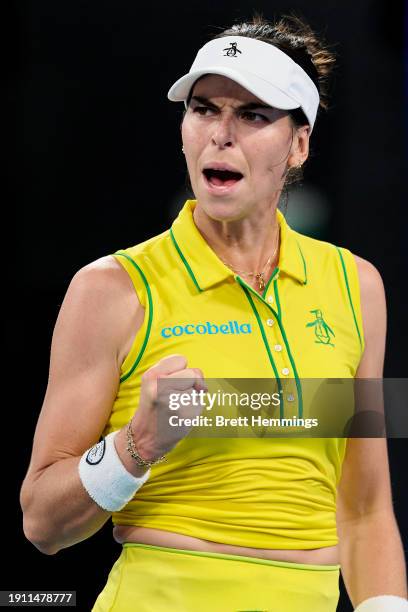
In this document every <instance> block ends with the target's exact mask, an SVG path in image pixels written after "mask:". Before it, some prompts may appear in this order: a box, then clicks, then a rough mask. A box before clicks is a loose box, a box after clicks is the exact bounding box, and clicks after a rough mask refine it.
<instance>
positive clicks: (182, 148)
mask: <svg viewBox="0 0 408 612" xmlns="http://www.w3.org/2000/svg"><path fill="white" fill-rule="evenodd" d="M181 150H182V151H183V153H184V155H185V154H186V153H185V151H184V147H181Z"/></svg>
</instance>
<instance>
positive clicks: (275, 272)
mask: <svg viewBox="0 0 408 612" xmlns="http://www.w3.org/2000/svg"><path fill="white" fill-rule="evenodd" d="M278 272H279V268H278V267H276V268H275V269H274V271H273V272H272V276H271V277H270V279H269V280H268V282H267V283H266V287H265V289H264V292H263V294H262V297H263V298H265V296H266V294H267V292H268V289H269V285H270V284H271V282H272V279H273V278H274V277H275V276H276V275H277V273H278Z"/></svg>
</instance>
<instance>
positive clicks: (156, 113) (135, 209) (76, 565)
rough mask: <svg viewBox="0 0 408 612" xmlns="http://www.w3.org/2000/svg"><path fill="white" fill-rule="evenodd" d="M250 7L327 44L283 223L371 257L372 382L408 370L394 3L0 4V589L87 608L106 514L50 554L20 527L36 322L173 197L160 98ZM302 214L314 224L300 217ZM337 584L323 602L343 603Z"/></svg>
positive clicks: (102, 564) (399, 23)
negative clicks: (383, 321) (331, 65)
mask: <svg viewBox="0 0 408 612" xmlns="http://www.w3.org/2000/svg"><path fill="white" fill-rule="evenodd" d="M255 9H256V10H258V11H261V12H262V13H263V14H264V16H265V17H266V18H269V19H272V18H273V17H274V15H276V16H278V15H280V14H281V13H282V12H288V11H290V10H292V9H293V10H295V11H296V12H297V13H298V14H300V15H303V16H304V17H305V18H306V19H307V21H309V23H310V24H311V25H312V27H313V28H315V29H316V30H317V31H318V32H320V33H323V35H325V36H326V38H327V40H328V42H329V43H331V44H332V45H334V50H335V52H336V54H337V56H338V69H337V72H336V76H335V79H334V81H333V93H332V105H331V109H330V111H329V113H328V114H327V115H326V116H321V117H320V118H319V119H318V121H317V124H316V127H315V130H314V133H313V137H312V148H313V151H312V155H311V157H310V159H309V161H308V163H307V164H306V169H305V180H304V187H303V190H299V189H298V190H296V191H295V192H294V194H293V197H292V199H291V198H290V199H289V204H288V218H290V216H289V215H290V214H292V216H293V225H294V226H295V227H296V228H298V229H299V231H300V230H301V229H302V228H303V229H304V231H305V233H310V234H313V235H315V236H318V237H321V238H323V239H325V240H328V241H330V242H333V243H335V244H337V245H340V246H345V247H347V248H349V249H350V250H351V251H353V252H354V253H356V254H358V255H360V256H361V257H364V258H365V259H368V260H369V261H371V262H372V263H373V264H374V265H375V266H376V267H377V268H378V270H379V271H380V273H381V275H382V278H383V280H384V285H385V289H386V294H387V304H388V334H387V352H386V361H385V372H384V376H386V377H394V378H397V377H406V376H407V358H406V346H407V316H406V312H407V305H406V292H405V287H406V282H407V263H408V262H407V255H406V250H405V249H404V247H405V246H406V242H407V224H406V222H407V212H406V204H407V193H406V176H407V166H406V149H405V147H406V142H407V137H408V131H407V123H406V105H407V95H406V93H407V90H406V89H405V91H404V72H403V70H404V54H406V50H407V47H406V43H405V45H404V29H403V24H404V20H406V17H407V15H406V12H404V7H403V3H402V2H400V1H396V0H393V1H392V2H390V1H389V0H388V1H382V0H377V1H374V0H373V1H369V0H355V1H353V2H341V3H337V2H333V1H331V0H326V1H325V2H323V1H320V2H310V1H307V0H305V1H304V2H282V1H280V2H279V1H277V2H274V3H273V2H266V1H258V2H257V3H256V4H253V3H252V2H249V0H246V1H245V2H232V1H231V0H222V2H206V3H204V2H194V1H192V2H189V3H187V2H183V3H182V2H179V0H175V1H174V2H171V3H161V4H157V3H156V2H149V3H147V4H137V3H136V2H130V1H129V0H128V1H126V2H125V1H124V0H116V1H115V2H106V1H101V0H99V1H98V2H96V1H93V2H91V1H81V2H68V1H66V0H58V2H55V0H53V1H51V0H44V1H41V0H37V1H36V2H34V1H33V0H32V1H29V2H24V1H21V2H14V3H13V2H11V3H5V4H4V5H3V19H2V20H1V25H0V28H1V34H2V36H1V46H2V48H3V54H2V55H3V66H4V67H3V81H4V84H5V88H4V92H5V100H6V102H7V104H8V111H7V112H6V113H5V116H4V117H3V119H4V120H5V123H4V134H6V135H8V134H9V135H10V136H11V139H10V143H11V144H10V147H8V148H7V150H6V155H5V158H4V164H3V165H4V166H5V168H6V169H7V174H6V182H5V183H4V193H5V194H6V200H5V201H6V206H5V207H4V209H3V221H4V223H3V240H4V243H5V244H6V245H8V247H7V246H6V249H7V256H6V258H5V260H3V270H2V272H3V289H4V294H3V295H4V297H3V305H4V306H5V311H6V312H5V317H4V322H5V325H4V333H5V337H6V341H7V346H6V355H7V362H8V363H9V364H10V365H11V368H10V372H9V373H8V374H7V379H6V381H5V384H4V390H5V392H6V391H7V392H8V396H7V397H8V399H7V400H6V405H4V406H3V413H2V414H3V425H4V428H3V431H4V433H3V442H2V450H3V451H6V452H5V454H4V458H3V461H2V465H3V477H4V476H5V481H6V482H3V487H4V488H3V504H2V523H3V536H4V538H3V543H4V548H3V553H4V555H5V556H4V557H3V558H4V559H5V558H6V556H7V559H9V562H8V563H4V564H3V563H2V567H3V569H2V577H1V589H26V590H28V589H36V590H39V589H60V590H63V589H74V590H77V596H78V602H79V603H78V608H79V609H80V610H87V609H88V610H89V609H90V608H91V605H92V604H93V602H94V600H95V598H96V596H97V594H98V593H99V592H100V590H101V589H102V588H103V586H104V584H105V581H106V577H107V573H108V571H109V569H110V567H111V566H112V564H113V562H114V560H115V559H116V558H117V556H118V555H119V552H120V547H119V546H118V545H117V544H116V543H115V542H114V541H113V540H112V537H111V529H110V526H109V524H108V525H105V527H104V528H103V529H102V530H101V531H100V532H99V533H97V534H96V535H95V536H93V537H92V538H91V539H89V540H87V541H85V542H83V543H80V544H77V545H75V546H74V547H71V548H70V549H65V550H63V551H60V552H59V553H58V554H57V555H55V556H45V555H42V554H41V553H40V552H38V551H37V550H36V549H35V548H34V547H33V546H32V544H30V543H29V542H28V541H26V540H25V538H24V535H23V533H22V518H21V510H20V507H19V503H18V494H19V489H20V486H21V482H22V480H23V477H24V475H25V472H26V470H27V467H28V461H29V457H30V451H31V444H32V437H33V432H34V428H35V424H36V421H37V418H38V414H39V411H40V409H41V403H42V399H43V396H44V393H45V389H46V384H47V375H48V360H49V349H50V342H51V335H52V330H53V327H54V323H55V320H56V317H57V314H58V310H59V307H60V305H61V302H62V300H63V297H64V294H65V292H66V289H67V286H68V284H69V281H70V279H71V278H72V276H73V275H74V273H75V272H76V271H77V270H78V268H80V267H81V266H83V265H85V264H87V263H89V262H90V261H92V260H94V259H96V258H98V257H101V256H103V255H106V254H108V253H112V252H113V251H115V250H117V249H119V248H126V247H128V246H130V245H133V244H136V243H138V242H140V241H142V240H144V239H146V238H148V237H150V236H152V235H155V234H157V233H159V232H161V231H163V230H164V229H166V228H167V227H168V225H169V224H170V223H171V221H172V219H173V218H174V216H175V214H176V212H177V210H178V209H179V208H180V207H181V205H182V204H183V203H184V200H185V198H186V197H189V194H187V193H186V191H185V188H184V184H185V167H184V159H183V156H182V153H181V150H180V149H181V139H180V133H179V123H180V120H181V116H182V108H183V105H182V104H180V103H179V104H174V103H171V102H169V101H168V100H167V96H166V95H167V91H168V89H169V87H170V85H171V84H172V83H173V82H174V81H175V80H176V79H177V78H179V77H180V76H182V75H183V74H184V73H185V72H186V71H188V69H189V68H190V65H191V63H192V61H193V59H194V56H195V54H196V52H197V50H198V48H199V47H200V46H202V44H204V43H205V42H206V41H207V40H208V38H209V37H211V36H212V35H214V34H215V33H216V32H217V31H218V30H217V29H216V27H217V28H222V29H224V28H226V27H228V26H230V25H231V24H232V23H233V22H235V21H237V20H238V19H239V20H243V19H245V18H250V17H251V16H252V12H253V10H255ZM405 36H406V30H405ZM4 60H5V61H4ZM405 69H406V66H405ZM404 94H405V98H404ZM7 190H8V191H7ZM302 203H303V204H304V208H303V209H302V208H299V205H300V207H302ZM308 207H310V208H308ZM305 211H309V213H310V218H312V219H317V220H318V221H317V222H316V223H315V225H314V226H313V224H312V225H310V223H309V226H308V225H307V221H308V219H307V217H308V215H307V214H305ZM309 222H310V219H309ZM9 242H10V243H9ZM389 453H390V466H391V478H392V486H393V498H394V505H395V513H396V516H397V520H398V523H399V526H400V530H401V535H402V538H403V541H404V546H405V549H406V547H407V542H408V518H407V517H408V500H407V496H406V490H407V477H406V476H405V475H403V472H402V467H403V465H405V466H406V462H407V442H406V440H404V439H399V440H390V441H389ZM341 588H342V596H341V601H340V604H339V610H341V611H347V610H350V609H351V607H350V604H349V603H348V598H347V596H346V595H345V593H344V588H343V586H342V585H341ZM135 609H136V608H135Z"/></svg>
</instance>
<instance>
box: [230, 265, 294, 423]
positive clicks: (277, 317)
mask: <svg viewBox="0 0 408 612" xmlns="http://www.w3.org/2000/svg"><path fill="white" fill-rule="evenodd" d="M236 278H237V280H238V282H239V283H240V285H241V286H242V287H244V288H246V289H247V290H248V291H250V292H251V293H253V294H254V295H255V296H256V297H257V298H258V299H260V300H262V302H263V303H264V304H265V306H267V307H268V308H269V310H270V311H271V312H272V313H273V314H274V315H275V317H276V320H277V321H278V324H279V329H280V331H281V334H282V336H283V340H284V342H285V346H286V350H287V351H288V356H289V361H290V363H291V364H292V368H293V373H294V375H295V381H296V388H297V392H298V396H299V411H298V412H299V418H300V419H301V418H302V416H303V397H302V385H301V384H300V380H299V375H298V372H297V369H296V365H295V360H294V359H293V356H292V353H291V351H290V346H289V342H288V339H287V336H286V333H285V329H284V327H283V323H282V321H281V318H280V316H279V314H278V313H277V312H275V310H274V309H273V308H272V307H271V306H270V305H269V304H268V302H266V300H264V298H263V297H262V296H261V295H259V293H257V291H255V289H253V288H252V287H251V286H250V285H247V284H246V283H245V284H243V281H242V280H241V279H240V277H239V276H238V277H236ZM277 291H278V289H277V287H276V293H277ZM277 295H278V301H279V294H277ZM257 314H258V313H257ZM258 322H259V321H258ZM262 331H263V328H262ZM263 333H265V332H264V331H263ZM268 350H269V345H268Z"/></svg>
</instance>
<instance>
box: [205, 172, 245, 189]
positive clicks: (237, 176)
mask: <svg viewBox="0 0 408 612" xmlns="http://www.w3.org/2000/svg"><path fill="white" fill-rule="evenodd" d="M203 174H204V176H205V178H206V179H207V181H208V182H209V183H210V184H211V185H215V186H216V187H230V186H231V185H235V183H237V182H238V181H240V180H241V179H242V178H243V174H241V173H240V172H231V170H213V169H212V168H206V169H204V170H203Z"/></svg>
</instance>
